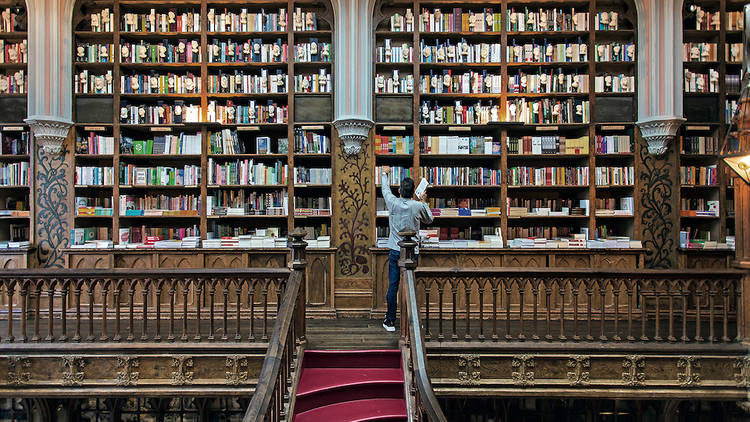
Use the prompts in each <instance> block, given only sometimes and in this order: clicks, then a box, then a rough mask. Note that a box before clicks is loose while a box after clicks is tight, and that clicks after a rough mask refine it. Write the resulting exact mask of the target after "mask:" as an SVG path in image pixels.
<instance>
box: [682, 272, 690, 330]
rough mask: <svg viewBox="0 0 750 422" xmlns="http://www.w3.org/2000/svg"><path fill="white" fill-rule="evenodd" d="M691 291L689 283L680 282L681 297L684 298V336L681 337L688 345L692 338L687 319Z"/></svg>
mask: <svg viewBox="0 0 750 422" xmlns="http://www.w3.org/2000/svg"><path fill="white" fill-rule="evenodd" d="M689 291H690V289H689V288H688V285H687V282H685V281H682V282H680V297H681V298H682V336H680V340H681V341H682V342H683V343H687V342H688V341H690V338H689V337H688V335H687V319H688V313H687V312H688V292H689Z"/></svg>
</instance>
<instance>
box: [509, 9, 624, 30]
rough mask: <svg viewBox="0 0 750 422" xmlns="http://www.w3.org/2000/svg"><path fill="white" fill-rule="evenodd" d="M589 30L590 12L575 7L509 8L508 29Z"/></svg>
mask: <svg viewBox="0 0 750 422" xmlns="http://www.w3.org/2000/svg"><path fill="white" fill-rule="evenodd" d="M579 10H580V9H579ZM605 13H606V12H605ZM612 13H614V12H612ZM597 17H598V14H597ZM607 18H609V14H608V15H607ZM588 30H589V13H588V12H576V9H575V7H573V8H571V9H570V10H563V9H558V8H554V9H542V8H540V9H536V8H535V9H534V10H530V9H529V8H528V7H525V8H524V9H523V10H518V11H516V8H514V7H511V8H510V10H508V31H518V32H524V31H538V32H548V31H588Z"/></svg>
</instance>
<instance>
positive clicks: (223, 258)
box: [203, 253, 248, 268]
mask: <svg viewBox="0 0 750 422" xmlns="http://www.w3.org/2000/svg"><path fill="white" fill-rule="evenodd" d="M203 255H204V260H203V262H204V267H205V268H245V267H247V266H248V265H247V259H248V258H247V254H246V253H221V254H219V253H206V254H203Z"/></svg>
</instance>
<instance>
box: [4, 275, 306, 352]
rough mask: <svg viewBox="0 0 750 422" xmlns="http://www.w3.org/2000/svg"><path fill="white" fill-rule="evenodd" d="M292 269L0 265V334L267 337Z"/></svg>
mask: <svg viewBox="0 0 750 422" xmlns="http://www.w3.org/2000/svg"><path fill="white" fill-rule="evenodd" d="M291 274H292V271H290V270H289V269H288V268H280V269H268V268H248V269H191V270H168V269H150V270H126V269H106V270H95V269H92V270H9V271H3V272H2V273H0V298H2V302H4V303H0V316H1V317H2V319H1V320H0V333H5V335H4V336H2V338H1V340H2V341H3V342H20V343H26V342H31V343H36V342H48V343H49V342H120V341H127V342H133V341H137V342H160V341H166V342H173V341H174V342H198V341H201V340H207V341H231V342H266V341H268V330H269V325H270V324H269V323H272V322H273V316H274V314H275V310H276V303H278V299H279V298H280V297H281V294H282V292H283V290H284V286H285V284H286V283H287V280H288V279H289V278H290V276H291ZM2 325H5V326H6V327H2ZM0 335H1V334H0Z"/></svg>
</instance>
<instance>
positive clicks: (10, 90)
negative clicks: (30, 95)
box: [0, 69, 29, 94]
mask: <svg viewBox="0 0 750 422" xmlns="http://www.w3.org/2000/svg"><path fill="white" fill-rule="evenodd" d="M28 86H29V77H28V75H27V74H26V72H25V71H24V70H23V69H20V70H17V71H15V72H13V74H8V75H0V94H26V93H27V92H28Z"/></svg>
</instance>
